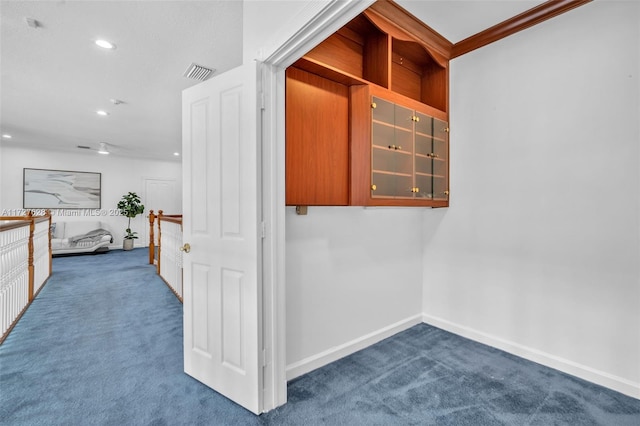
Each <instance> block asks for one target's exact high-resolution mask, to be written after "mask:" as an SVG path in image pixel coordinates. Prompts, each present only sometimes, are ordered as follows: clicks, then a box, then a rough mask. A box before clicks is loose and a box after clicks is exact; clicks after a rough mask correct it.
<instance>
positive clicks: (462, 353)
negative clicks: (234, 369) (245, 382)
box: [0, 249, 640, 426]
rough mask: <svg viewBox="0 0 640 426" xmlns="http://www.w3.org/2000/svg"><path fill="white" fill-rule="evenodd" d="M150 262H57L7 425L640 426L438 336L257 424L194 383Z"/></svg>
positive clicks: (332, 373)
mask: <svg viewBox="0 0 640 426" xmlns="http://www.w3.org/2000/svg"><path fill="white" fill-rule="evenodd" d="M146 259H147V251H146V250H144V249H136V250H133V251H131V252H124V251H119V250H118V251H112V252H109V253H106V254H102V255H95V256H75V257H64V258H56V259H54V274H53V276H52V277H51V278H50V279H49V282H48V283H47V284H46V286H45V287H44V288H43V290H42V291H41V293H40V295H39V296H38V298H36V300H35V301H34V302H33V304H32V305H31V307H30V308H29V309H28V310H27V312H26V313H25V315H24V316H23V318H22V319H21V320H20V322H19V323H18V324H17V325H16V327H15V328H14V330H13V331H12V333H11V334H10V335H9V337H8V338H7V339H6V341H5V342H4V344H2V346H0V424H3V425H4V424H6V425H432V424H433V425H606V426H610V425H634V426H638V425H640V401H638V400H636V399H633V398H629V397H626V396H624V395H622V394H619V393H617V392H614V391H611V390H609V389H606V388H603V387H600V386H596V385H593V384H591V383H588V382H585V381H582V380H579V379H577V378H574V377H571V376H568V375H565V374H562V373H560V372H558V371H555V370H552V369H549V368H546V367H543V366H540V365H538V364H535V363H531V362H528V361H525V360H523V359H520V358H517V357H514V356H511V355H509V354H506V353H504V352H501V351H498V350H496V349H492V348H490V347H487V346H484V345H480V344H477V343H474V342H471V341H469V340H466V339H464V338H461V337H458V336H455V335H453V334H450V333H447V332H445V331H442V330H440V329H437V328H434V327H431V326H428V325H424V324H423V325H418V326H416V327H413V328H411V329H409V330H407V331H405V332H402V333H399V334H397V335H396V336H393V337H392V338H390V339H387V340H384V341H382V342H380V343H378V344H376V345H374V346H372V347H370V348H367V349H365V350H363V351H360V352H358V353H356V354H354V355H351V356H349V357H346V358H344V359H342V360H339V361H337V362H335V363H333V364H330V365H328V366H326V367H324V368H321V369H319V370H316V371H314V372H312V373H309V374H307V375H305V376H302V377H300V378H298V379H296V380H294V381H292V382H291V383H290V384H289V389H288V392H289V403H288V404H286V405H285V406H283V407H280V408H278V409H276V410H274V411H272V412H270V413H267V414H263V415H262V416H254V415H253V414H251V413H249V412H247V411H246V410H244V409H242V408H241V407H239V406H237V405H235V404H234V403H232V402H230V401H228V400H227V399H225V398H223V397H221V396H220V395H218V394H217V393H216V392H214V391H212V390H210V389H209V388H207V387H205V386H204V385H202V384H201V383H199V382H198V381H196V380H194V379H192V378H190V377H189V376H187V375H185V374H184V373H183V372H182V318H181V314H182V305H181V304H180V303H179V302H178V300H177V299H176V298H175V296H174V295H173V294H172V293H171V292H170V291H169V289H168V288H167V287H166V285H165V284H164V283H163V282H162V281H161V280H160V279H159V278H158V277H157V275H156V274H155V270H154V268H153V267H152V266H150V265H148V264H146Z"/></svg>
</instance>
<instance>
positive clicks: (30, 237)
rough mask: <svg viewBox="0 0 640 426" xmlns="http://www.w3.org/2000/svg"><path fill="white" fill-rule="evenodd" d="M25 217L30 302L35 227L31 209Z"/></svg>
mask: <svg viewBox="0 0 640 426" xmlns="http://www.w3.org/2000/svg"><path fill="white" fill-rule="evenodd" d="M27 219H28V220H29V266H28V270H29V302H31V301H32V300H33V283H34V281H35V277H34V273H35V269H34V267H33V233H34V231H35V228H36V222H35V220H34V219H33V212H32V211H31V210H29V211H28V212H27Z"/></svg>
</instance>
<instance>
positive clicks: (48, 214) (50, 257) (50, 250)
mask: <svg viewBox="0 0 640 426" xmlns="http://www.w3.org/2000/svg"><path fill="white" fill-rule="evenodd" d="M45 216H48V217H49V232H48V235H49V275H48V276H51V274H53V247H52V246H51V238H52V237H53V236H52V235H51V226H52V225H53V218H52V217H51V210H49V209H47V210H46V211H45Z"/></svg>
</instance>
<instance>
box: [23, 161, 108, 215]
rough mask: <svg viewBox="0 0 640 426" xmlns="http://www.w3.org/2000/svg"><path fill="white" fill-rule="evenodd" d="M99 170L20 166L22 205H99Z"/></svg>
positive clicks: (65, 207)
mask: <svg viewBox="0 0 640 426" xmlns="http://www.w3.org/2000/svg"><path fill="white" fill-rule="evenodd" d="M101 186H102V174H101V173H94V172H77V171H70V170H50V169H30V168H25V169H23V192H22V194H23V197H22V202H23V208H24V209H99V208H100V207H101V198H102V197H101Z"/></svg>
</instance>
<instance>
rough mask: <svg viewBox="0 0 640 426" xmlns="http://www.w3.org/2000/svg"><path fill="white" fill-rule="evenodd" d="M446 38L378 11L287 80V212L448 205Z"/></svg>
mask: <svg viewBox="0 0 640 426" xmlns="http://www.w3.org/2000/svg"><path fill="white" fill-rule="evenodd" d="M439 37H440V36H438V35H437V34H436V33H434V32H433V31H432V30H431V29H429V28H428V27H426V26H424V24H422V23H420V21H418V20H416V19H415V18H413V17H412V16H411V15H409V14H408V13H407V12H405V11H404V10H403V9H401V8H399V7H398V6H397V5H395V3H393V2H390V1H378V2H376V3H374V5H373V6H372V7H371V8H369V9H367V10H366V11H365V12H363V13H362V14H361V15H359V16H358V17H356V18H355V19H353V20H352V21H351V22H349V23H348V24H347V25H345V26H344V27H343V28H341V29H340V30H338V31H337V32H336V33H334V34H333V35H331V36H330V37H329V38H328V39H327V40H325V41H324V42H322V43H320V44H319V45H318V46H317V47H315V48H314V49H313V50H311V51H310V52H308V53H307V54H306V55H305V56H304V57H303V58H301V59H300V60H298V61H297V62H296V63H294V64H293V65H292V66H291V67H290V68H289V69H288V70H287V82H286V91H287V95H286V102H287V104H286V111H287V113H286V132H287V133H286V144H287V146H286V156H287V158H286V168H287V169H286V203H287V205H362V206H366V205H395V206H431V207H445V206H447V205H448V193H449V186H448V173H449V170H448V163H449V158H448V157H449V155H448V153H449V145H448V125H447V122H448V75H449V65H448V57H447V55H446V52H447V49H446V47H445V48H443V43H445V42H446V43H448V42H447V41H446V40H444V39H443V38H441V37H440V38H439ZM374 104H375V105H376V107H375V108H373V107H372V105H374ZM445 129H446V130H445Z"/></svg>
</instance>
